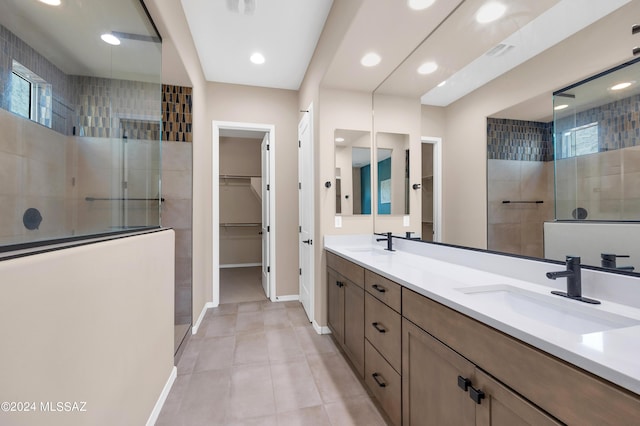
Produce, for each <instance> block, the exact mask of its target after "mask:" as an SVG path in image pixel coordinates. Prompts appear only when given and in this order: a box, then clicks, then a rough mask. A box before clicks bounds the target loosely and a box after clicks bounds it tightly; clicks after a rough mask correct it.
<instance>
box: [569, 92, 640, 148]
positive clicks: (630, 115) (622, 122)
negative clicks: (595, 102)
mask: <svg viewBox="0 0 640 426" xmlns="http://www.w3.org/2000/svg"><path fill="white" fill-rule="evenodd" d="M590 123H598V147H599V151H600V152H602V151H612V150H616V149H622V148H630V147H632V146H637V145H640V95H634V96H630V97H628V98H624V99H619V100H617V101H614V102H611V103H608V104H606V105H602V106H599V107H596V108H592V109H588V110H586V111H583V112H580V113H578V114H575V115H572V116H570V117H565V118H562V119H559V120H557V121H556V136H557V137H561V136H562V134H563V133H564V132H566V131H567V130H569V129H573V128H576V127H580V126H584V125H586V124H590ZM558 140H560V139H558Z"/></svg>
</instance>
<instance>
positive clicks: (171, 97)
mask: <svg viewBox="0 0 640 426" xmlns="http://www.w3.org/2000/svg"><path fill="white" fill-rule="evenodd" d="M192 99H193V90H192V88H191V87H183V86H171V85H162V140H163V141H171V142H193V132H192V124H193V113H192V106H193V102H192Z"/></svg>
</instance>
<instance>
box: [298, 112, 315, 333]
mask: <svg viewBox="0 0 640 426" xmlns="http://www.w3.org/2000/svg"><path fill="white" fill-rule="evenodd" d="M311 117H312V109H311V107H309V112H307V113H306V114H305V115H304V117H303V118H302V120H301V121H300V124H298V141H299V143H298V179H299V184H298V214H299V228H298V229H299V231H300V232H299V242H298V245H299V255H300V290H299V291H300V302H301V303H302V306H303V307H304V310H305V312H306V313H307V317H308V318H309V321H313V291H314V287H313V275H314V265H313V243H314V241H313V236H314V235H313V231H314V226H313V139H312V129H311V123H312V120H311Z"/></svg>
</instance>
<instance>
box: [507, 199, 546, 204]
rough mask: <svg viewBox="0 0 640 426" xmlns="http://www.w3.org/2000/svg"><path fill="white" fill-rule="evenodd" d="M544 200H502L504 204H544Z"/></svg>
mask: <svg viewBox="0 0 640 426" xmlns="http://www.w3.org/2000/svg"><path fill="white" fill-rule="evenodd" d="M543 203H544V201H542V200H534V201H509V200H505V201H503V202H502V204H543Z"/></svg>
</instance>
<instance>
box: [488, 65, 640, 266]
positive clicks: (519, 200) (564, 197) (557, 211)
mask: <svg viewBox="0 0 640 426" xmlns="http://www.w3.org/2000/svg"><path fill="white" fill-rule="evenodd" d="M638 67H640V62H638V60H636V61H632V62H630V63H627V64H623V65H621V66H619V67H615V68H613V69H612V70H610V71H607V72H604V73H601V74H599V75H596V76H594V77H592V78H589V79H587V80H585V81H583V82H580V83H577V84H574V85H571V86H569V87H568V88H566V89H562V90H560V91H558V92H556V93H554V96H553V104H554V108H553V117H552V118H553V120H551V116H550V117H549V120H548V121H547V120H540V121H525V120H509V119H496V118H488V119H487V142H488V158H489V160H488V165H487V172H488V188H487V196H488V248H489V249H491V250H496V251H502V252H508V253H514V254H522V255H528V256H535V257H545V258H547V259H554V260H560V261H563V260H564V258H565V256H566V255H567V254H571V255H576V256H580V257H581V259H582V263H583V264H587V265H592V266H600V267H606V268H609V269H615V270H623V271H627V272H628V271H633V270H638V268H640V246H638V244H637V241H638V238H639V236H640V223H638V221H640V201H639V200H640V195H639V194H640V193H639V192H638V191H637V188H640V173H638V171H639V170H640V139H639V138H638V136H637V134H636V129H635V128H634V122H635V121H636V120H637V119H638V112H637V111H638V110H640V87H638V85H637V84H636V83H635V81H636V80H637V75H638V73H640V69H639V68H638ZM626 83H631V84H626ZM614 88H615V89H614ZM634 235H638V236H634Z"/></svg>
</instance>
